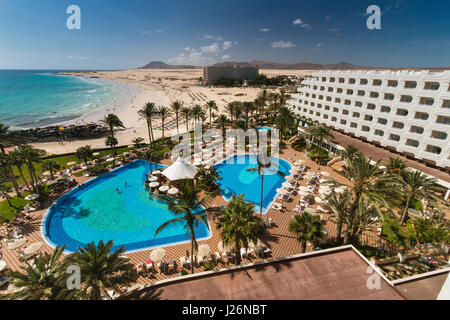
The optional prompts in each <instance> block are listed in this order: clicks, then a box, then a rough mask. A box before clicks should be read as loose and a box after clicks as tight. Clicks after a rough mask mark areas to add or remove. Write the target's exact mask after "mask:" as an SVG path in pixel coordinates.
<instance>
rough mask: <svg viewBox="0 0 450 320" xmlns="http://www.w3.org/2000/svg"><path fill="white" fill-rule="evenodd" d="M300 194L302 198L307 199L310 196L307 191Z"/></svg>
mask: <svg viewBox="0 0 450 320" xmlns="http://www.w3.org/2000/svg"><path fill="white" fill-rule="evenodd" d="M298 194H299V195H301V196H302V197H307V196H309V195H310V193H309V192H306V191H300V192H299V193H298Z"/></svg>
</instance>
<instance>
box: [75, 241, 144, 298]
mask: <svg viewBox="0 0 450 320" xmlns="http://www.w3.org/2000/svg"><path fill="white" fill-rule="evenodd" d="M112 248H113V242H112V241H109V242H107V243H106V244H105V243H104V242H103V241H100V242H99V243H98V245H97V246H96V245H95V243H94V242H91V243H89V244H88V245H87V246H86V247H84V248H78V251H76V252H74V253H72V254H71V255H70V256H68V257H67V258H66V259H67V261H68V263H70V264H74V265H77V266H79V268H80V274H81V281H80V282H81V286H80V289H79V290H78V291H77V293H76V298H78V299H88V300H100V299H102V297H105V296H106V297H109V294H108V290H113V291H114V292H115V293H118V294H122V293H123V290H122V287H123V286H128V285H129V283H130V282H133V281H134V280H135V279H136V274H135V270H134V266H133V264H132V263H130V261H129V260H128V258H126V257H124V256H123V254H124V253H125V249H124V247H120V248H119V249H117V250H115V251H113V250H112Z"/></svg>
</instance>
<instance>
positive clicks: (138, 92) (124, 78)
mask: <svg viewBox="0 0 450 320" xmlns="http://www.w3.org/2000/svg"><path fill="white" fill-rule="evenodd" d="M312 72H313V71H309V70H260V74H261V73H262V74H266V75H267V76H269V77H273V76H277V75H297V76H304V75H309V74H311V73H312ZM65 74H67V75H73V76H84V77H91V78H101V79H108V80H113V81H120V82H123V83H125V84H126V87H127V90H133V92H134V93H133V94H132V95H131V97H130V98H131V99H130V101H129V103H124V104H123V105H119V106H114V107H113V106H111V107H110V108H105V109H103V110H99V111H95V112H92V113H89V114H86V115H83V116H82V117H80V118H78V119H75V120H72V121H68V122H66V123H64V125H70V124H83V123H90V122H98V121H100V120H101V119H103V117H104V116H105V115H106V114H108V113H115V114H117V115H118V116H119V118H120V119H121V120H122V121H123V123H124V125H125V127H126V129H125V130H121V131H119V132H118V133H117V139H118V140H119V145H129V144H132V140H133V139H134V138H136V137H142V138H144V139H145V141H148V132H147V125H146V122H145V121H143V120H139V117H138V115H137V111H138V110H139V109H140V108H141V107H142V106H144V105H145V103H147V102H153V103H155V104H156V105H157V106H160V105H164V106H169V104H170V103H171V102H173V101H176V100H180V101H182V102H183V103H184V105H185V106H190V107H192V106H194V105H195V104H200V105H202V106H203V105H204V104H205V103H206V102H207V101H210V100H214V101H216V103H217V105H218V107H219V113H222V112H223V111H224V107H225V106H226V105H227V104H228V103H229V102H231V101H253V100H255V98H256V97H257V94H258V91H259V90H260V89H258V88H208V87H203V86H199V85H198V79H199V78H200V77H202V75H203V73H202V69H161V70H160V69H136V70H124V71H102V72H83V73H77V72H75V73H65ZM208 121H209V119H208ZM156 125H159V123H158V121H157V123H156ZM190 125H192V124H190ZM184 129H185V126H184V125H183V126H180V131H182V130H184ZM172 133H176V129H172V130H166V131H165V135H166V136H170V135H171V134H172ZM161 134H162V131H161V130H154V135H155V138H158V137H160V136H161ZM84 145H90V146H91V147H92V148H104V147H105V143H104V138H100V139H90V140H78V141H70V142H69V141H65V142H64V144H63V145H61V144H60V143H58V142H45V143H34V144H33V146H34V147H35V148H39V149H44V150H46V151H47V152H48V153H51V154H64V153H70V152H74V151H76V149H77V148H79V147H80V146H84Z"/></svg>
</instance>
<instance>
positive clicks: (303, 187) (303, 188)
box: [298, 186, 311, 192]
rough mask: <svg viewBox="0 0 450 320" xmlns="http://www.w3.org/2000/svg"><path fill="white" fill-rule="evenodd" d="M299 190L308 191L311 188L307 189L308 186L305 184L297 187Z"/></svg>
mask: <svg viewBox="0 0 450 320" xmlns="http://www.w3.org/2000/svg"><path fill="white" fill-rule="evenodd" d="M298 190H299V191H304V192H310V191H311V190H309V188H308V187H305V186H301V187H300V188H298Z"/></svg>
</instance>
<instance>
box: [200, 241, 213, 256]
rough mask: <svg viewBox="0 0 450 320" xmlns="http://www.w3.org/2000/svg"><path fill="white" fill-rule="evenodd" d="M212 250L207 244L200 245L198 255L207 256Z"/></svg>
mask: <svg viewBox="0 0 450 320" xmlns="http://www.w3.org/2000/svg"><path fill="white" fill-rule="evenodd" d="M210 252H211V248H210V247H209V246H208V245H207V244H201V245H199V246H198V255H199V256H201V257H204V256H207V255H208V254H209V253H210Z"/></svg>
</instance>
